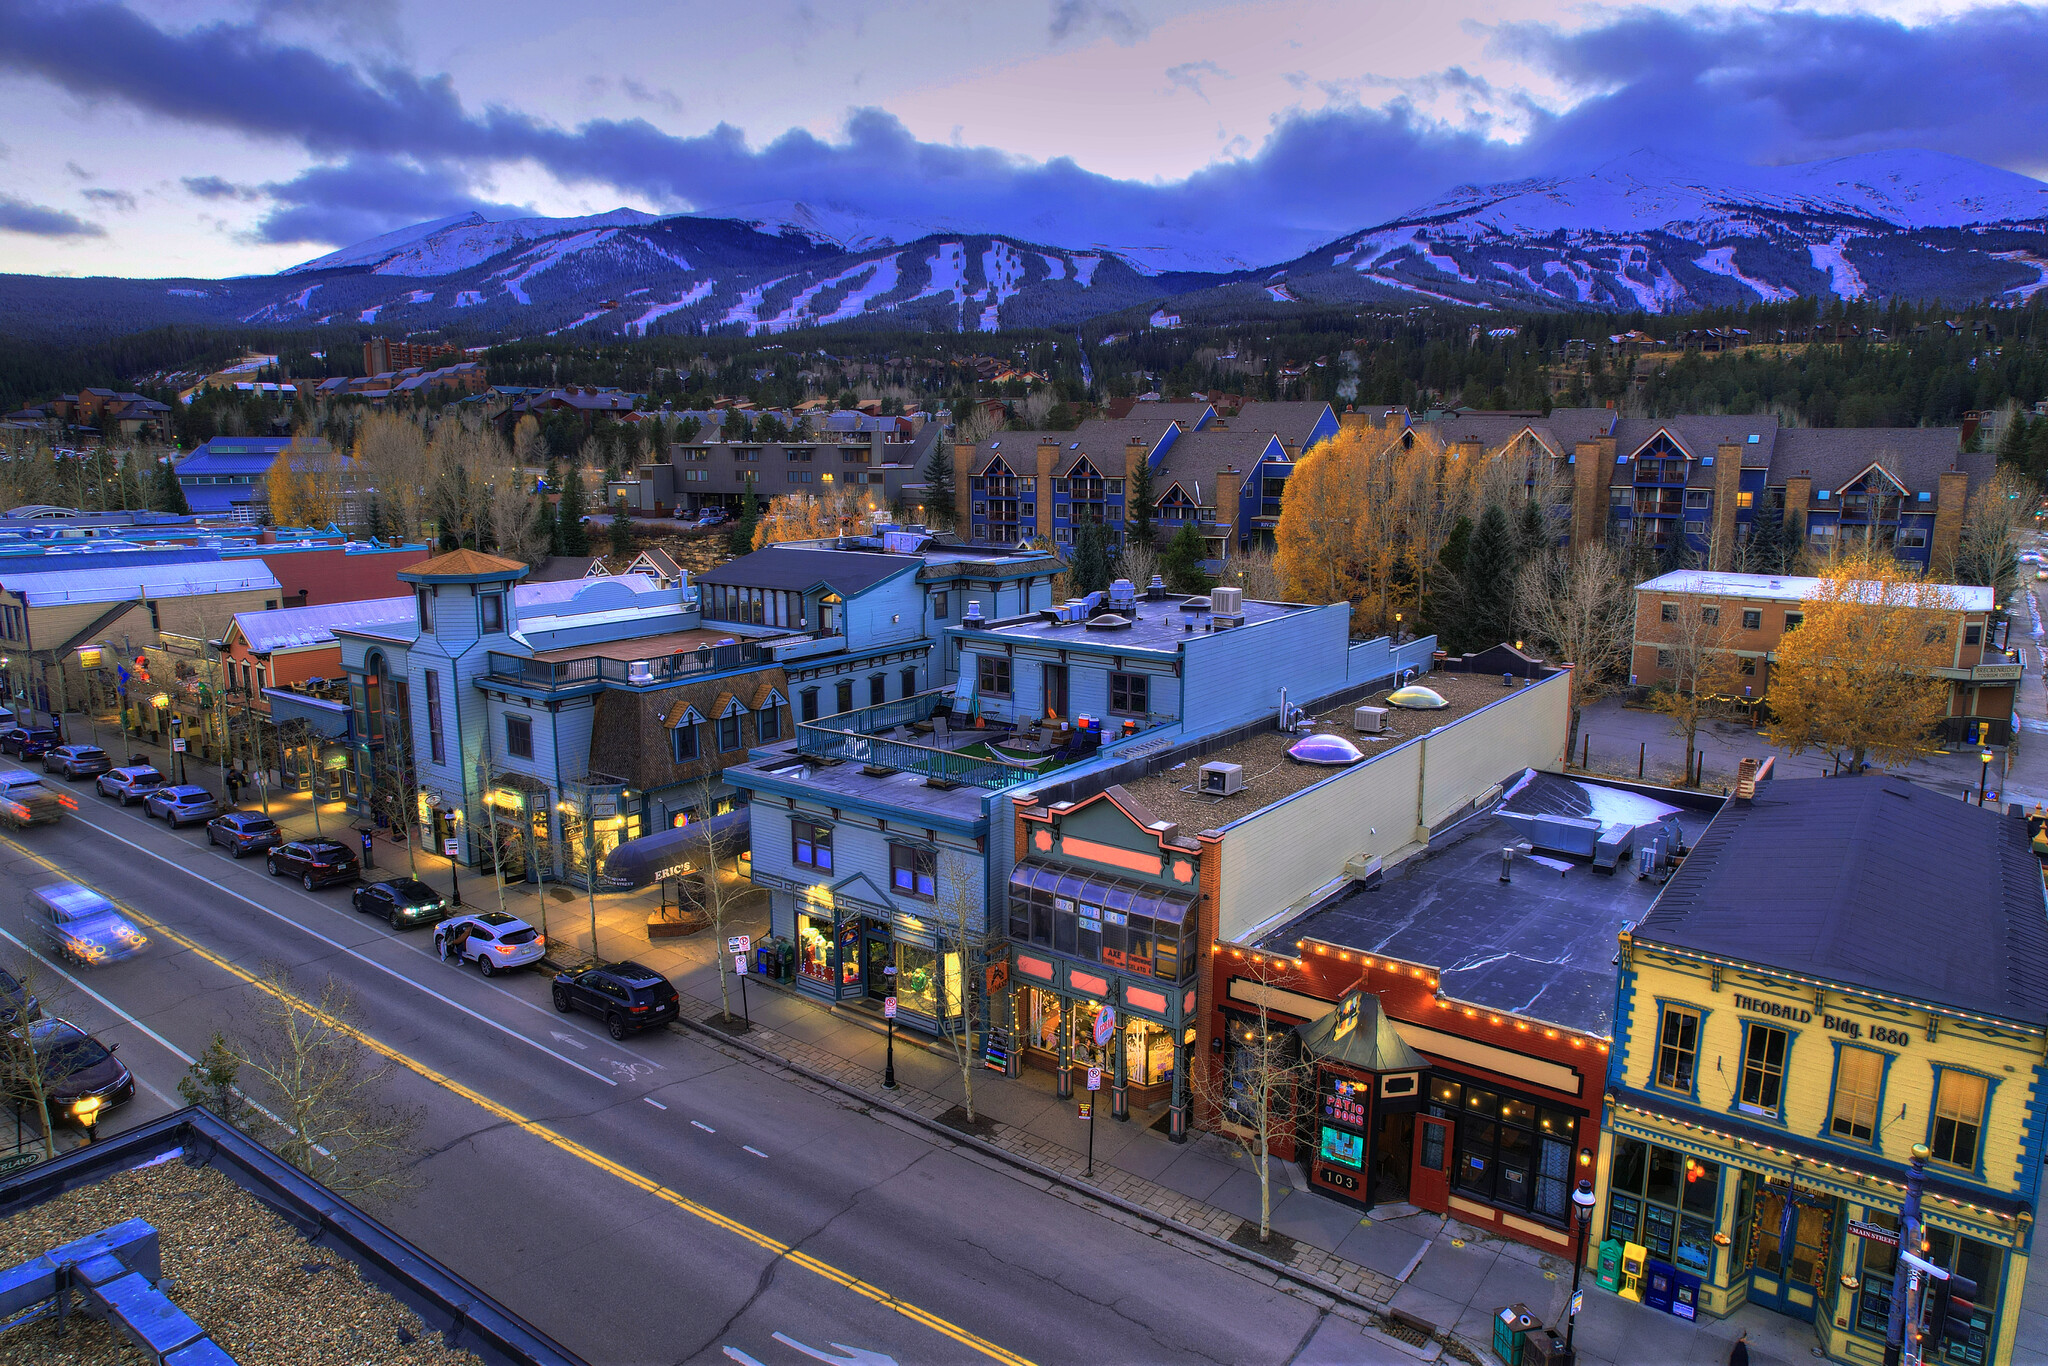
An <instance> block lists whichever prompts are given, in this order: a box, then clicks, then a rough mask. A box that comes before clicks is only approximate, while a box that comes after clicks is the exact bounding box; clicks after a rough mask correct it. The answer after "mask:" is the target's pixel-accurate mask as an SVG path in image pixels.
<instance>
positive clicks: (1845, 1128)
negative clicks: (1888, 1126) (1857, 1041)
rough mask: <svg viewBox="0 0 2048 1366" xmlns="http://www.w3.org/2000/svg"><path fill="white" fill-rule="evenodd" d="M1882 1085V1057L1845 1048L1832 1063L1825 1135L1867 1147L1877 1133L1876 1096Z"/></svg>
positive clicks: (1873, 1051)
mask: <svg viewBox="0 0 2048 1366" xmlns="http://www.w3.org/2000/svg"><path fill="white" fill-rule="evenodd" d="M1883 1085H1884V1054H1882V1053H1879V1052H1877V1051H1876V1050H1874V1049H1869V1048H1848V1047H1844V1048H1843V1049H1842V1050H1841V1052H1840V1054H1839V1055H1838V1056H1837V1057H1836V1059H1835V1104H1834V1110H1833V1113H1832V1114H1830V1115H1829V1117H1828V1132H1829V1133H1831V1134H1833V1135H1834V1136H1835V1137H1836V1138H1846V1139H1849V1140H1850V1141H1852V1142H1856V1143H1868V1142H1870V1141H1871V1138H1872V1136H1873V1135H1875V1134H1876V1132H1877V1093H1878V1091H1879V1090H1880V1089H1881V1088H1882V1087H1883Z"/></svg>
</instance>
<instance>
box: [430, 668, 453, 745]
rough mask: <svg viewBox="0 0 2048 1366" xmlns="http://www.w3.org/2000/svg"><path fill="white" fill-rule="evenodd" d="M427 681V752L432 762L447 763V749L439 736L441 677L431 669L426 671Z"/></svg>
mask: <svg viewBox="0 0 2048 1366" xmlns="http://www.w3.org/2000/svg"><path fill="white" fill-rule="evenodd" d="M426 679H427V750H428V752H429V753H431V754H432V755H433V756H434V762H435V763H437V764H445V763H447V762H448V747H447V743H446V741H445V740H444V739H443V738H442V735H441V675H440V674H439V673H437V672H436V671H434V670H433V669H428V670H427V671H426Z"/></svg>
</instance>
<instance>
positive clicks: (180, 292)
mask: <svg viewBox="0 0 2048 1366" xmlns="http://www.w3.org/2000/svg"><path fill="white" fill-rule="evenodd" d="M318 288H320V286H318V285H314V286H313V289H318ZM313 289H309V290H307V291H306V293H305V294H301V295H300V296H299V297H300V298H302V299H303V298H305V297H306V295H308V294H311V293H312V292H313ZM164 293H166V294H175V295H177V296H178V297H179V298H181V299H203V298H205V297H206V291H205V290H203V289H167V290H165V291H164ZM301 306H302V307H303V305H301Z"/></svg>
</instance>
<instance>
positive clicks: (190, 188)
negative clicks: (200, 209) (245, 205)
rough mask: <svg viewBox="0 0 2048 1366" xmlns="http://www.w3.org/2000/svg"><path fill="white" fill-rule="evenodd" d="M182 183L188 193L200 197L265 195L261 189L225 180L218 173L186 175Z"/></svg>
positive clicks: (246, 197)
mask: <svg viewBox="0 0 2048 1366" xmlns="http://www.w3.org/2000/svg"><path fill="white" fill-rule="evenodd" d="M180 183H181V184H183V185H184V187H185V192H186V193H187V194H190V195H195V196H197V197H198V198H200V199H260V198H262V197H263V192H262V191H261V190H257V189H253V188H251V187H250V186H247V185H237V184H235V183H234V182H233V181H231V180H223V179H221V178H220V177H219V176H217V175H197V176H186V177H185V178H184V180H183V181H181V182H180Z"/></svg>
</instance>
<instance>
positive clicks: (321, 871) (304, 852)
mask: <svg viewBox="0 0 2048 1366" xmlns="http://www.w3.org/2000/svg"><path fill="white" fill-rule="evenodd" d="M263 866H264V867H265V868H268V869H269V870H270V871H271V873H272V874H274V875H275V876H277V877H295V878H298V879H299V880H300V881H301V882H303V883H305V884H306V890H307V891H309V892H310V891H312V890H313V889H314V888H315V887H325V886H327V885H328V884H329V883H334V882H354V881H355V880H356V879H357V878H359V877H361V876H362V875H363V865H362V861H361V860H360V859H358V858H357V857H356V851H355V850H353V849H351V848H349V847H348V846H347V845H346V844H336V843H335V842H334V841H333V840H293V841H292V842H291V843H290V844H280V845H278V846H277V847H276V848H275V849H273V850H271V851H270V853H269V854H268V855H267V856H266V857H265V858H264V860H263Z"/></svg>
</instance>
